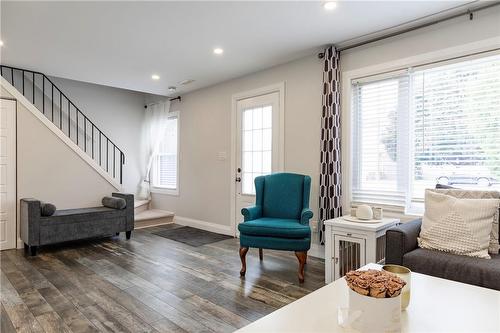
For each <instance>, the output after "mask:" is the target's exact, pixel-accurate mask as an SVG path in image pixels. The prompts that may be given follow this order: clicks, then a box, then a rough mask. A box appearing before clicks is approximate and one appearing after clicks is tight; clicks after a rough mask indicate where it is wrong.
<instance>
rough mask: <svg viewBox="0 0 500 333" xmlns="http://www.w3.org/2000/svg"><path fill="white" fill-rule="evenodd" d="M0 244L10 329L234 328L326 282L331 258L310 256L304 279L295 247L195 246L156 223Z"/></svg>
mask: <svg viewBox="0 0 500 333" xmlns="http://www.w3.org/2000/svg"><path fill="white" fill-rule="evenodd" d="M178 227H179V226H178V225H164V226H158V227H152V228H145V229H141V230H135V231H134V232H133V236H132V239H130V240H126V239H125V237H122V236H120V237H108V238H101V239H92V240H84V241H78V242H71V243H64V244H58V245H53V246H46V247H42V248H41V249H40V251H39V255H38V256H36V257H30V256H27V254H26V253H25V252H24V251H23V250H7V251H2V252H0V289H1V294H0V301H1V309H0V310H1V312H0V319H1V321H2V323H1V330H2V333H3V332H43V331H45V332H75V333H87V332H175V333H186V332H204V333H205V332H206V333H213V332H232V331H234V330H235V329H237V328H240V327H243V326H245V325H247V324H249V323H250V322H252V321H254V320H257V319H259V318H261V317H262V316H264V315H266V314H269V313H271V312H273V311H275V310H276V309H278V308H280V307H282V306H285V305H286V304H289V303H290V302H293V301H294V300H296V299H299V298H300V297H303V296H305V295H307V294H308V293H310V292H311V291H314V290H316V289H318V288H320V287H322V286H323V285H324V282H323V280H324V261H323V260H320V259H315V258H309V259H308V263H307V265H306V282H305V283H304V284H299V283H298V280H297V269H298V266H297V265H298V263H297V259H296V258H295V255H294V254H293V252H281V251H271V250H265V251H264V260H263V261H260V260H259V258H258V251H257V250H256V249H251V250H250V251H249V253H248V255H247V274H246V276H245V278H240V276H239V269H240V267H241V266H240V265H241V263H240V259H239V256H238V248H239V241H238V240H237V239H227V240H224V241H220V242H217V243H212V244H207V245H204V246H200V247H192V246H189V245H187V244H184V243H180V242H176V241H173V240H170V239H166V238H163V237H160V236H157V235H154V234H153V233H154V232H157V231H161V230H165V229H169V228H178Z"/></svg>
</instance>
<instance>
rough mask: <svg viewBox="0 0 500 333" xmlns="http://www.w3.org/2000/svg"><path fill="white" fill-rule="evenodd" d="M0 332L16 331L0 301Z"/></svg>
mask: <svg viewBox="0 0 500 333" xmlns="http://www.w3.org/2000/svg"><path fill="white" fill-rule="evenodd" d="M0 332H2V333H13V332H16V328H15V327H14V325H13V324H12V321H10V318H9V315H8V314H7V311H5V308H4V306H3V304H1V303H0Z"/></svg>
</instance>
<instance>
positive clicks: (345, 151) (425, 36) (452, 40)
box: [340, 7, 500, 219]
mask: <svg viewBox="0 0 500 333" xmlns="http://www.w3.org/2000/svg"><path fill="white" fill-rule="evenodd" d="M498 47H500V8H498V7H494V8H490V9H488V10H483V11H479V12H476V13H475V14H474V20H472V21H471V20H469V18H468V15H464V16H462V17H459V18H456V19H453V20H449V21H445V22H442V23H439V24H436V25H433V26H430V27H427V28H423V29H419V30H416V31H413V32H410V33H406V34H403V35H399V36H396V37H393V38H389V39H386V40H382V41H379V42H377V43H372V44H368V45H365V46H363V47H358V48H355V49H352V50H347V51H345V52H342V53H341V62H340V65H341V69H342V77H343V79H342V82H341V86H342V106H343V108H342V135H343V136H342V160H343V163H342V167H343V170H342V172H343V184H344V185H343V186H344V190H343V193H344V195H345V196H344V198H343V203H344V206H348V205H349V204H350V180H351V177H350V171H351V166H350V160H351V154H350V152H351V149H350V148H351V146H350V142H351V136H350V135H351V129H350V121H351V113H350V109H349V105H350V98H351V89H350V87H351V79H354V78H357V77H363V76H368V75H373V74H377V73H384V72H388V71H392V70H397V69H402V68H407V67H411V66H416V65H419V64H423V63H429V62H434V61H440V60H445V59H449V58H453V57H456V56H462V55H468V54H473V53H476V52H482V51H485V50H491V49H494V48H498ZM395 215H397V216H398V217H401V218H403V219H411V218H412V217H411V216H402V215H400V214H395Z"/></svg>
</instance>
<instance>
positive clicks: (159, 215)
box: [135, 209, 175, 221]
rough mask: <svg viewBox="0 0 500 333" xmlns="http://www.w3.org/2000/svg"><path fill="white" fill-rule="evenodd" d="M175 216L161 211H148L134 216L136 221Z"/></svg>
mask: <svg viewBox="0 0 500 333" xmlns="http://www.w3.org/2000/svg"><path fill="white" fill-rule="evenodd" d="M174 215H175V214H174V213H172V212H169V211H166V210H161V209H148V210H145V211H143V212H140V213H138V214H136V215H135V220H136V221H144V220H152V219H159V218H162V217H172V216H174Z"/></svg>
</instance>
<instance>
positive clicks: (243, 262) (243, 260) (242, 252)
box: [240, 247, 248, 276]
mask: <svg viewBox="0 0 500 333" xmlns="http://www.w3.org/2000/svg"><path fill="white" fill-rule="evenodd" d="M247 252H248V247H240V259H241V271H240V276H245V273H246V272H247V259H246V255H247Z"/></svg>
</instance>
